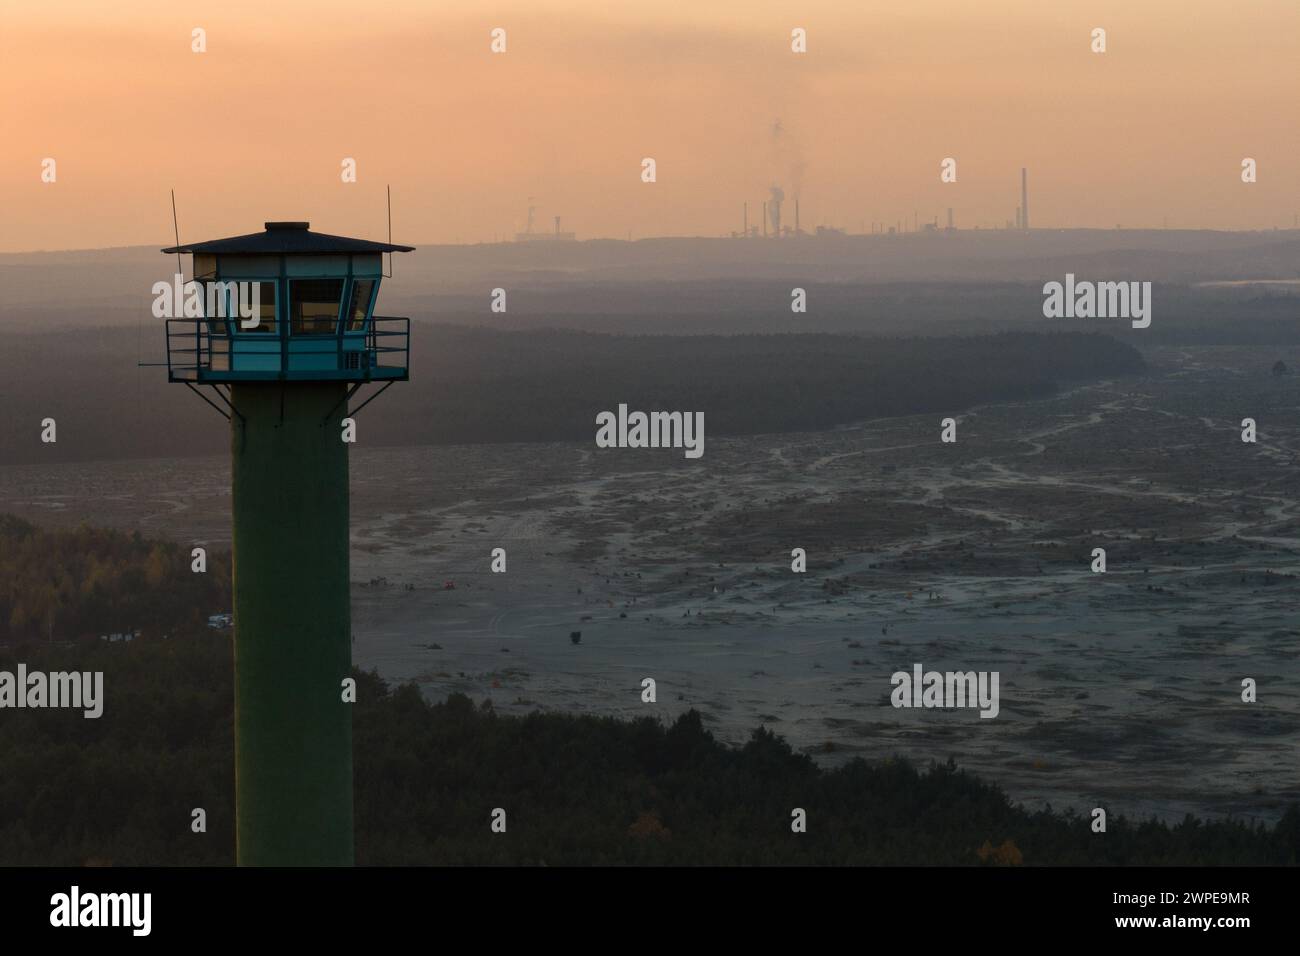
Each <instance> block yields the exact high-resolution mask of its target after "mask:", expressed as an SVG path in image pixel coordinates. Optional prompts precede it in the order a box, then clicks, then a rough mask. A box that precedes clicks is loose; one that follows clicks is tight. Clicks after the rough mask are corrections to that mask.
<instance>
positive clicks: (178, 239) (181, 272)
mask: <svg viewBox="0 0 1300 956" xmlns="http://www.w3.org/2000/svg"><path fill="white" fill-rule="evenodd" d="M172 235H173V236H175V237H176V247H177V250H179V249H180V245H181V227H180V225H179V224H178V223H177V220H176V190H174V189H173V190H172ZM176 274H177V275H178V276H182V277H184V275H185V270H184V269H183V268H181V254H180V252H179V251H177V253H176Z"/></svg>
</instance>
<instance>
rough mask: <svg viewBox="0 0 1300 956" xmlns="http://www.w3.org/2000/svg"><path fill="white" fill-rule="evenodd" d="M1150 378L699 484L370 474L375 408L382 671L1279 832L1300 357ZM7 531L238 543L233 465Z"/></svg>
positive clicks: (95, 471)
mask: <svg viewBox="0 0 1300 956" xmlns="http://www.w3.org/2000/svg"><path fill="white" fill-rule="evenodd" d="M1144 357H1145V358H1146V359H1147V362H1148V363H1149V366H1150V369H1149V372H1148V373H1147V374H1145V375H1143V376H1140V377H1136V378H1130V379H1124V380H1120V381H1113V382H1103V383H1096V384H1091V385H1086V386H1083V387H1078V388H1074V389H1071V390H1067V391H1063V392H1062V393H1061V394H1059V395H1058V396H1056V397H1054V398H1050V399H1046V400H1041V401H1034V402H1028V403H1021V404H999V405H989V406H983V407H980V408H976V409H972V410H968V411H966V412H964V413H960V414H957V415H956V417H957V419H958V421H959V425H958V441H957V442H956V443H955V444H943V443H941V442H940V441H939V432H940V427H939V418H940V417H941V416H939V415H926V416H913V417H903V418H889V419H880V420H873V421H870V422H866V423H862V424H859V425H856V426H851V427H844V428H840V429H836V430H833V431H824V432H815V433H798V434H781V435H767V436H750V437H740V438H725V437H720V436H714V435H707V434H706V446H705V448H706V450H705V454H704V457H703V458H701V459H698V460H688V459H685V458H684V457H683V456H682V453H681V452H680V451H669V450H614V449H604V450H598V449H596V447H595V445H594V441H593V442H592V443H554V444H529V445H478V446H454V447H451V446H445V447H404V448H366V447H365V444H364V428H365V419H366V416H368V415H382V414H384V406H383V402H382V400H381V401H380V402H377V403H375V404H374V405H372V406H370V407H369V408H368V409H367V410H366V411H365V412H363V413H362V415H361V417H360V418H359V422H360V424H361V440H360V444H359V445H358V446H356V448H355V449H354V452H353V457H352V494H353V499H352V509H353V526H352V576H353V594H352V599H353V632H354V645H355V650H354V660H355V662H356V663H357V664H358V665H360V666H361V667H364V668H371V667H373V668H377V669H378V671H379V673H380V674H381V675H382V676H384V677H385V678H388V679H390V680H398V681H416V682H418V683H419V684H420V686H421V687H422V688H423V690H424V692H425V693H426V694H427V695H429V696H430V697H432V698H439V697H443V696H445V695H446V694H447V693H449V692H452V691H462V692H464V693H466V694H468V695H470V696H471V697H472V698H474V699H475V700H482V699H485V698H486V699H491V701H492V703H493V706H494V707H495V708H496V709H497V710H498V711H499V712H510V713H523V712H529V711H533V710H554V711H565V712H578V713H590V714H600V715H619V716H625V717H630V716H636V715H643V714H654V715H656V716H658V717H660V718H662V719H663V720H666V721H667V720H671V719H673V718H674V717H675V716H676V715H677V714H679V713H681V712H683V711H685V710H687V709H688V708H696V709H697V710H699V711H700V712H701V713H702V714H703V715H704V718H705V720H706V722H707V724H708V726H709V727H710V728H711V729H712V731H713V732H714V733H715V734H716V735H717V736H719V737H720V738H722V739H725V740H729V741H735V742H739V741H743V740H744V739H745V738H746V737H747V736H748V734H749V733H750V731H751V730H752V729H753V728H755V727H757V726H759V725H760V724H762V725H766V726H768V727H769V728H771V729H772V730H774V731H776V732H777V733H779V734H781V735H782V736H784V737H785V738H786V739H787V740H789V741H790V742H791V744H792V745H794V746H795V747H796V748H799V749H801V750H806V751H807V752H809V753H811V754H812V755H814V757H815V759H816V760H818V761H819V762H823V763H827V764H833V763H836V762H839V761H844V760H847V759H849V758H851V757H853V756H857V755H861V756H864V757H866V758H868V759H883V758H886V757H888V756H890V755H893V754H898V755H902V756H906V757H908V758H911V759H913V760H917V761H920V762H922V763H926V762H928V761H930V760H940V761H943V760H947V759H948V758H949V757H952V758H954V759H955V760H956V761H957V762H958V764H959V765H961V766H963V767H965V768H968V769H970V770H972V771H975V772H978V773H980V774H982V775H984V776H986V777H987V779H989V780H991V781H993V782H996V783H998V784H999V785H1000V786H1002V787H1003V788H1004V789H1005V790H1006V791H1007V792H1008V793H1009V794H1010V796H1011V797H1012V798H1013V799H1015V800H1017V801H1021V802H1024V803H1026V804H1027V805H1029V806H1031V807H1037V806H1040V805H1042V804H1043V803H1045V802H1047V803H1050V804H1051V805H1052V806H1053V807H1055V808H1058V809H1059V808H1065V807H1073V808H1075V809H1078V810H1087V809H1090V808H1092V807H1094V806H1105V807H1107V808H1108V811H1109V812H1111V813H1112V814H1114V813H1116V812H1120V813H1125V814H1130V815H1132V814H1136V815H1141V816H1145V815H1150V814H1156V815H1158V816H1161V817H1164V818H1168V819H1178V818H1180V817H1181V816H1182V815H1183V814H1184V813H1186V812H1194V813H1197V814H1200V815H1206V814H1209V815H1226V814H1231V815H1235V816H1239V817H1244V818H1257V819H1265V820H1272V819H1275V818H1276V816H1278V815H1279V814H1280V812H1281V810H1282V809H1283V808H1284V806H1285V805H1286V803H1287V802H1289V801H1295V800H1298V799H1300V615H1298V614H1297V597H1298V596H1300V578H1297V574H1298V573H1300V415H1298V414H1297V413H1298V412H1300V375H1297V374H1295V373H1293V374H1291V375H1287V376H1280V377H1275V376H1272V375H1270V371H1269V370H1270V367H1271V365H1272V363H1273V362H1274V361H1275V360H1276V359H1278V358H1279V357H1280V358H1283V359H1285V360H1286V362H1287V363H1288V364H1289V365H1290V366H1292V368H1293V369H1294V368H1296V367H1297V366H1300V361H1298V360H1300V349H1297V350H1278V349H1275V348H1239V347H1231V348H1229V347H1221V348H1220V347H1205V348H1172V347H1171V348H1155V349H1149V350H1144ZM399 387H400V386H399ZM182 399H191V397H190V396H183V397H182V396H178V400H182ZM192 400H194V401H197V399H192ZM612 400H613V401H617V400H618V397H617V396H615V397H613V398H612ZM708 411H709V410H708V409H704V412H705V415H706V421H707V416H708ZM594 412H595V410H593V420H594ZM1246 417H1251V418H1254V419H1256V421H1257V422H1258V428H1259V439H1258V442H1257V443H1256V444H1246V443H1243V442H1242V441H1241V425H1240V423H1241V420H1242V419H1243V418H1246ZM212 426H213V427H214V428H220V427H225V426H224V425H223V423H221V422H220V421H219V420H218V419H217V418H216V416H215V414H214V415H213V422H212ZM593 435H594V425H593ZM0 511H5V512H12V513H16V514H18V515H21V516H23V517H26V518H28V519H30V520H33V521H36V522H38V523H41V524H43V525H47V526H68V525H75V524H78V523H80V522H82V521H87V522H90V523H93V524H99V525H110V526H115V527H120V528H125V529H139V530H140V531H141V532H142V533H144V534H146V535H154V536H163V537H169V538H172V539H175V540H177V541H181V542H187V543H188V542H193V543H202V544H207V545H208V546H210V547H223V546H228V545H229V535H230V528H229V518H230V514H229V464H228V461H227V460H226V459H225V458H224V457H216V458H192V459H174V460H150V461H117V462H97V463H90V464H84V463H83V464H77V465H59V466H7V467H4V468H0ZM497 547H501V548H505V549H506V552H507V562H508V564H507V572H506V573H505V574H493V573H491V572H490V571H489V564H490V553H491V551H492V549H493V548H497ZM796 547H798V548H804V549H806V551H807V554H808V570H807V573H804V574H795V573H792V572H791V557H790V553H791V550H792V549H793V548H796ZM1095 547H1103V548H1105V549H1106V552H1107V563H1108V570H1107V572H1106V573H1104V574H1095V573H1093V572H1092V571H1091V570H1090V564H1091V552H1092V549H1093V548H1095ZM449 580H450V581H454V582H455V589H454V590H445V589H444V585H445V582H447V581H449ZM219 610H228V609H225V608H213V609H212V611H213V612H216V611H219ZM572 631H581V635H582V637H581V643H579V644H574V643H572V642H571V640H570V632H572ZM917 662H919V663H921V664H922V665H924V667H925V668H926V669H927V670H928V669H934V670H962V671H966V670H976V671H984V670H996V671H998V672H1000V675H1001V709H1000V714H999V716H998V717H997V718H996V719H994V720H986V719H980V718H979V714H978V711H977V710H974V709H967V710H934V709H928V710H920V709H917V710H907V709H895V708H893V707H892V706H890V700H889V696H890V691H891V689H892V688H891V684H890V675H891V674H892V673H893V672H895V671H897V670H907V671H910V670H911V667H912V665H913V664H914V663H917ZM645 677H653V678H654V679H655V680H656V682H657V690H658V702H657V703H655V704H653V705H652V704H646V703H643V702H642V700H641V681H642V679H643V678H645ZM1246 677H1250V678H1254V679H1255V680H1256V681H1257V682H1258V702H1257V703H1254V704H1247V703H1243V702H1242V700H1241V681H1242V679H1243V678H1246Z"/></svg>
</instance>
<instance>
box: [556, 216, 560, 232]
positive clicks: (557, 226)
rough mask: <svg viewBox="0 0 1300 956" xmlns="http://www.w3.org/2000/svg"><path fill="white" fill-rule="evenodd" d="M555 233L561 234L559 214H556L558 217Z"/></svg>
mask: <svg viewBox="0 0 1300 956" xmlns="http://www.w3.org/2000/svg"><path fill="white" fill-rule="evenodd" d="M555 234H556V235H557V236H558V235H559V234H560V217H559V216H556V217H555Z"/></svg>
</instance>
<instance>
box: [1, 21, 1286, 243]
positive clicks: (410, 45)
mask: <svg viewBox="0 0 1300 956" xmlns="http://www.w3.org/2000/svg"><path fill="white" fill-rule="evenodd" d="M1217 9H1219V7H1218V5H1217V4H1215V5H1213V6H1212V5H1211V4H1210V0H1193V2H1190V3H1175V2H1173V0H1152V2H1148V3H1143V4H1134V5H1121V6H1102V7H1098V6H1097V5H1096V4H1095V3H1086V2H1083V0H1063V2H1061V3H1057V4H1051V5H1043V4H1040V3H1036V2H1030V0H994V2H990V3H986V4H970V3H965V2H958V0H918V2H917V3H915V4H909V5H908V7H907V9H905V10H880V9H866V8H863V7H861V5H856V4H850V3H847V2H829V0H821V2H817V0H814V2H811V3H809V4H807V5H803V6H801V8H800V9H799V10H798V11H791V10H788V9H785V8H784V7H778V6H769V5H764V4H758V5H757V6H756V5H755V4H752V3H741V2H739V0H720V2H719V3H718V4H716V5H710V8H709V9H708V10H701V9H699V8H698V6H687V5H684V4H678V3H665V4H655V5H653V6H652V7H649V8H642V7H639V6H629V7H626V8H619V9H612V8H610V7H609V6H608V5H598V4H594V3H592V2H589V0H587V2H579V0H556V2H555V3H553V4H549V5H548V7H547V9H546V10H545V11H539V10H537V9H536V8H535V6H534V7H530V6H528V5H525V4H521V3H514V4H510V3H507V4H506V5H504V6H501V7H497V8H494V9H493V10H492V11H491V13H490V15H485V14H484V12H483V10H482V9H481V8H479V7H477V6H475V5H474V4H471V3H469V2H467V0H461V2H451V3H448V4H440V5H438V6H437V7H436V8H431V7H429V5H427V4H423V3H417V2H415V0H394V2H393V3H392V4H390V5H388V6H386V7H384V8H383V9H382V10H376V11H372V12H371V13H370V14H368V15H367V16H366V17H364V18H362V19H360V20H356V19H355V17H354V16H353V13H354V11H353V10H352V8H351V7H350V5H347V4H345V3H343V2H342V0H322V2H321V3H318V4H307V3H305V2H299V0H287V2H285V3H283V4H276V5H275V6H274V8H265V9H263V8H259V9H256V10H252V9H242V8H240V7H238V6H237V5H226V6H224V7H218V8H209V7H199V6H195V7H191V8H186V7H185V6H184V5H181V6H179V7H178V6H177V5H176V4H168V3H163V2H161V0H142V2H140V3H138V4H134V5H133V6H132V7H131V9H130V10H116V9H106V8H102V7H101V6H100V5H97V4H94V3H89V2H85V0H68V2H66V3H61V4H58V5H56V6H55V7H53V8H50V9H43V8H35V7H33V8H30V9H26V10H23V9H14V10H7V11H6V13H5V26H4V29H3V30H2V31H0V82H3V83H5V84H6V85H7V86H8V88H10V89H16V90H17V89H21V90H22V91H23V95H21V96H14V97H8V98H5V99H4V100H3V102H2V103H0V120H2V121H3V123H4V127H5V129H6V148H5V149H4V150H3V151H0V208H2V209H3V210H4V223H5V227H4V229H3V230H2V231H0V251H4V252H13V251H24V250H39V249H75V248H102V247H110V246H123V245H137V244H138V245H147V244H151V243H155V242H157V241H158V240H159V239H160V238H164V237H166V236H168V235H170V233H171V209H170V204H169V203H168V201H167V198H166V190H167V189H170V188H175V190H176V195H177V201H178V206H179V211H180V215H181V227H182V230H183V231H184V232H189V231H190V230H193V231H194V232H195V234H203V235H235V234H237V233H239V232H240V231H241V230H242V229H244V228H245V226H246V223H248V222H249V221H261V220H262V219H266V218H268V217H274V218H278V219H285V220H291V219H295V218H301V217H303V216H304V215H308V214H310V215H313V216H315V217H316V218H317V219H318V220H319V219H320V217H321V215H322V212H323V211H327V213H328V216H329V218H330V220H331V228H333V229H334V230H336V231H337V232H339V233H342V234H346V235H361V236H367V237H370V238H374V239H378V238H382V237H383V236H384V235H386V227H387V221H386V215H385V203H384V189H385V186H387V185H390V184H391V186H392V189H393V200H394V205H393V212H394V226H395V228H397V229H399V230H400V231H401V233H402V234H403V235H407V236H410V237H411V238H412V240H413V241H419V242H421V243H424V244H433V243H455V242H461V243H471V242H487V241H492V240H493V239H494V238H501V237H513V236H514V235H515V234H517V233H522V232H526V231H527V228H526V222H525V221H524V218H523V211H524V207H525V202H524V200H525V197H527V196H530V195H531V196H536V197H538V202H539V207H540V208H541V209H544V211H545V213H546V218H545V219H542V220H539V225H538V226H537V227H536V228H537V229H538V230H541V231H545V232H548V233H553V228H552V223H553V217H554V215H557V214H558V215H561V216H563V221H562V223H561V230H562V231H566V230H571V231H574V232H575V233H576V235H577V236H578V237H581V238H582V239H592V238H626V237H627V236H628V235H629V233H630V234H631V235H632V236H633V237H634V238H640V237H646V236H674V235H687V236H690V235H698V236H710V235H726V234H729V233H730V232H732V231H734V230H736V229H737V228H738V223H737V220H738V219H740V216H738V215H737V213H738V210H737V208H736V206H737V205H738V204H739V203H740V202H741V201H744V200H748V201H749V202H750V204H751V205H752V206H753V207H754V208H752V209H750V211H749V212H750V215H749V217H748V224H747V225H748V226H751V227H752V226H754V225H756V224H758V223H759V221H760V220H759V219H758V217H759V215H760V212H761V209H760V207H759V205H758V204H759V203H761V202H762V201H764V200H770V198H771V197H770V189H771V187H772V186H773V185H778V186H779V187H780V188H781V189H782V190H783V193H784V198H783V199H782V201H781V204H780V207H779V208H780V216H781V219H782V226H783V227H784V225H786V224H787V223H789V222H790V221H791V220H792V218H793V217H792V203H793V201H794V200H795V199H798V200H799V204H800V217H801V227H802V229H803V230H805V231H808V232H813V231H815V229H816V227H817V226H819V225H822V226H833V227H836V228H844V229H847V230H848V231H850V232H853V231H859V230H861V228H862V224H863V222H867V223H870V222H871V221H873V220H874V221H877V222H884V223H888V224H896V223H898V222H899V221H901V220H903V219H906V220H908V223H909V225H910V224H912V223H913V221H914V220H916V219H917V217H914V216H913V212H914V211H918V212H919V213H920V215H919V220H917V221H918V222H919V221H925V220H927V219H929V220H931V221H933V217H934V216H935V215H938V216H940V222H941V223H942V221H943V216H944V215H945V213H946V210H947V209H948V208H949V207H952V208H953V209H954V210H955V211H956V216H957V224H958V227H959V228H973V227H974V226H976V225H979V226H980V227H981V228H990V227H994V226H998V227H1000V226H1002V225H1003V224H1004V223H1005V222H1006V220H1007V219H1008V218H1011V219H1012V220H1013V222H1014V207H1015V206H1016V205H1017V202H1016V199H1015V198H1014V195H1013V191H1014V188H1015V187H1014V180H1013V177H1014V175H1015V170H1018V169H1020V168H1021V167H1026V168H1029V169H1032V170H1033V173H1034V188H1035V198H1034V201H1033V209H1032V213H1031V218H1030V221H1031V224H1032V225H1033V227H1034V228H1047V227H1051V228H1076V227H1086V228H1114V226H1115V225H1116V224H1122V225H1123V226H1124V227H1126V228H1143V227H1150V228H1159V227H1161V226H1162V225H1163V224H1164V223H1165V220H1166V218H1167V219H1168V222H1169V226H1170V227H1171V228H1180V229H1187V228H1209V229H1230V230H1245V229H1260V230H1264V229H1272V228H1274V227H1290V226H1292V224H1293V219H1294V216H1295V213H1296V212H1297V210H1300V170H1297V168H1296V166H1295V164H1294V162H1293V158H1294V157H1295V156H1296V155H1298V154H1300V126H1298V125H1297V124H1296V123H1295V122H1294V110H1293V109H1292V108H1291V106H1292V105H1293V104H1291V103H1290V102H1289V101H1288V97H1287V96H1286V95H1285V91H1287V90H1293V89H1294V84H1295V75H1294V63H1295V62H1296V61H1297V59H1300V7H1297V6H1296V5H1295V4H1294V3H1293V2H1283V0H1261V2H1257V3H1253V4H1250V5H1249V6H1247V7H1244V8H1242V9H1238V10H1234V11H1233V15H1232V17H1230V18H1224V17H1221V16H1211V15H1208V14H1210V13H1211V12H1213V11H1215V10H1217ZM308 14H310V15H308ZM489 16H490V19H489ZM340 18H343V19H348V20H353V21H355V22H353V23H352V24H351V29H349V30H348V31H347V34H346V38H345V37H344V36H342V35H341V34H340V33H339V32H338V30H337V22H338V20H339V19H340ZM994 24H996V28H994V26H993V25H994ZM497 27H500V28H501V29H503V30H505V31H506V32H507V34H508V46H507V47H506V49H505V51H504V52H501V53H493V52H492V50H491V48H490V43H491V37H490V31H491V30H492V29H494V28H497ZM796 27H797V28H801V29H806V31H807V51H806V52H804V53H797V52H793V51H792V49H791V42H790V37H791V31H792V29H794V28H796ZM1099 27H1104V28H1105V29H1106V30H1107V31H1108V36H1109V46H1108V49H1107V50H1106V52H1104V53H1095V52H1093V51H1092V49H1091V48H1090V42H1091V41H1090V33H1091V31H1093V30H1094V29H1096V28H1099ZM198 28H202V29H203V30H204V31H206V32H205V37H206V46H205V49H204V51H203V52H194V50H193V49H192V42H193V41H192V39H191V35H192V31H193V30H195V29H198ZM434 48H436V49H437V51H438V55H437V56H430V55H429V54H430V50H431V49H434ZM323 56H324V57H327V58H330V59H331V61H332V62H338V63H340V64H341V63H344V62H346V63H347V64H348V69H346V70H338V71H336V72H335V73H334V74H331V73H329V72H326V73H324V74H322V72H321V70H320V69H319V64H320V62H321V57H323ZM88 62H94V63H96V64H98V69H99V81H98V82H95V83H86V82H85V81H84V79H85V78H84V64H86V63H88ZM268 86H270V87H274V88H276V89H277V90H279V91H280V92H279V96H280V101H281V102H302V103H322V104H323V103H328V106H327V107H325V106H322V107H319V108H314V109H310V110H306V111H299V110H285V109H283V108H279V107H274V108H272V107H269V106H268V107H259V108H250V107H249V104H250V103H256V102H258V101H259V99H258V98H259V96H260V91H262V90H264V89H266V88H268ZM395 89H400V90H401V91H402V95H401V97H400V103H401V107H400V108H396V106H395V105H394V104H395V103H396V102H399V100H396V99H394V97H393V95H392V91H393V90H395ZM470 89H472V90H473V91H474V95H473V96H466V95H464V91H466V90H470ZM194 103H202V104H204V109H203V116H201V117H200V116H196V115H194V113H193V109H192V106H193V104H194ZM215 117H220V120H219V121H215V120H214V119H213V118H215ZM213 127H218V128H220V130H221V133H220V136H221V137H222V141H223V142H225V143H227V145H228V148H223V149H214V148H213V142H214V137H215V135H216V134H215V129H214V128H213ZM945 157H952V158H953V159H955V160H956V163H957V167H958V175H957V178H956V180H955V181H954V182H948V183H943V182H940V178H939V175H938V173H939V164H940V162H941V161H942V160H943V159H944V158H945ZM646 158H652V159H654V160H655V161H656V164H657V171H656V172H657V175H656V177H655V179H654V181H653V182H647V181H643V179H642V176H641V165H642V162H643V160H644V159H646ZM46 159H49V160H53V161H54V162H56V163H57V178H56V179H53V180H50V181H45V180H43V178H42V174H43V169H44V167H43V161H44V160H46ZM1245 159H1251V160H1254V161H1255V162H1256V163H1257V166H1258V177H1257V179H1256V180H1255V181H1254V182H1250V183H1246V182H1243V180H1242V177H1241V171H1242V170H1241V163H1242V162H1243V160H1245ZM348 160H351V161H352V163H353V171H354V174H355V175H354V176H353V178H351V179H348V180H344V179H342V178H341V176H340V171H341V164H344V163H345V162H346V161H348ZM214 194H220V195H221V196H222V197H223V201H222V202H221V203H212V202H208V201H206V200H207V199H208V198H209V197H210V196H212V195H214ZM775 211H776V210H773V212H775ZM763 221H764V222H765V223H766V228H767V229H768V231H769V232H771V231H772V222H771V218H770V216H769V217H768V218H766V219H765V220H763ZM542 223H544V225H542Z"/></svg>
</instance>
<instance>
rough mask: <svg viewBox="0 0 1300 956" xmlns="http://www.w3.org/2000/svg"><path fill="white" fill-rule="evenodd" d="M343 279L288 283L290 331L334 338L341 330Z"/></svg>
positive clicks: (299, 280)
mask: <svg viewBox="0 0 1300 956" xmlns="http://www.w3.org/2000/svg"><path fill="white" fill-rule="evenodd" d="M342 299H343V280H342V279H294V280H292V281H291V282H290V284H289V322H290V324H289V331H290V332H291V333H292V334H293V335H333V334H335V332H336V331H337V330H338V323H339V305H340V302H341V300H342Z"/></svg>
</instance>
